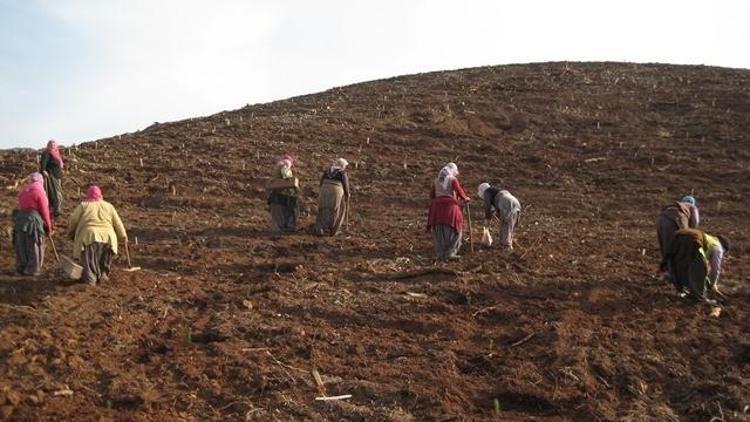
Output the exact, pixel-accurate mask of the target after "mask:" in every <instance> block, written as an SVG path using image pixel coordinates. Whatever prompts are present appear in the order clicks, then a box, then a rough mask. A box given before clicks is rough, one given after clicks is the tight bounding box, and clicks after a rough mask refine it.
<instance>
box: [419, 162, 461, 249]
mask: <svg viewBox="0 0 750 422" xmlns="http://www.w3.org/2000/svg"><path fill="white" fill-rule="evenodd" d="M430 199H431V202H430V211H429V215H428V217H427V229H428V230H432V240H433V243H434V245H435V253H436V254H437V258H438V259H440V260H444V259H457V258H458V251H459V250H460V249H461V238H462V237H463V225H464V216H463V214H462V213H461V206H460V205H459V203H458V199H461V200H463V201H464V202H469V200H470V198H469V196H468V195H466V192H464V190H463V188H462V187H461V183H459V181H458V167H457V166H456V165H455V164H454V163H448V164H447V165H446V166H445V167H443V168H442V169H441V170H440V173H438V176H437V178H436V179H435V183H434V184H433V186H432V190H431V191H430Z"/></svg>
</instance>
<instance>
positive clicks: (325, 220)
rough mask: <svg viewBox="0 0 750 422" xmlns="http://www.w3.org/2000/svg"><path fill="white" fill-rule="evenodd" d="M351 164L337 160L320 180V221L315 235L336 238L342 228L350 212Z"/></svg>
mask: <svg viewBox="0 0 750 422" xmlns="http://www.w3.org/2000/svg"><path fill="white" fill-rule="evenodd" d="M348 165H349V162H348V161H346V160H345V159H343V158H337V159H336V161H334V162H333V164H332V165H331V166H330V167H329V168H328V169H327V170H326V171H324V172H323V176H322V177H321V178H320V197H319V198H318V219H317V221H316V222H315V234H317V235H321V236H322V235H324V234H327V235H329V236H335V235H336V234H338V232H339V229H340V228H341V223H342V222H343V221H344V218H345V217H346V213H348V212H349V210H348V209H347V206H348V204H349V197H351V191H350V190H349V177H348V176H347V174H346V167H347V166H348Z"/></svg>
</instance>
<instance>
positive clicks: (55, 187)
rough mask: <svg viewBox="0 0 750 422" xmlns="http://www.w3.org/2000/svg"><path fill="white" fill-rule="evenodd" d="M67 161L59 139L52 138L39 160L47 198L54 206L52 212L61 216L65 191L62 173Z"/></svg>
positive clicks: (51, 205)
mask: <svg viewBox="0 0 750 422" xmlns="http://www.w3.org/2000/svg"><path fill="white" fill-rule="evenodd" d="M63 167H65V163H63V158H62V154H60V147H59V146H58V145H57V141H55V140H54V139H53V140H50V141H49V142H47V148H46V149H45V150H44V151H43V152H42V156H41V158H40V160H39V172H40V173H42V174H43V175H44V189H45V190H46V191H47V198H49V204H50V207H51V208H52V214H53V215H54V216H55V217H59V216H60V213H61V212H62V202H63V191H62V173H63Z"/></svg>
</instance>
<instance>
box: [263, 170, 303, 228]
mask: <svg viewBox="0 0 750 422" xmlns="http://www.w3.org/2000/svg"><path fill="white" fill-rule="evenodd" d="M293 168H294V159H293V158H292V157H291V156H289V155H284V156H283V157H281V158H280V159H279V160H278V161H277V162H276V169H275V170H274V173H273V178H274V179H281V180H293V179H294V172H293V170H292V169H293ZM298 194H299V188H297V187H286V188H281V189H272V190H271V194H270V195H269V196H268V205H269V206H270V208H271V231H272V232H274V233H282V232H293V231H295V230H297V218H299V201H298V198H297V195H298Z"/></svg>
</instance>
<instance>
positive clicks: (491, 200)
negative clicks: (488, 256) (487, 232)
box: [477, 183, 521, 249]
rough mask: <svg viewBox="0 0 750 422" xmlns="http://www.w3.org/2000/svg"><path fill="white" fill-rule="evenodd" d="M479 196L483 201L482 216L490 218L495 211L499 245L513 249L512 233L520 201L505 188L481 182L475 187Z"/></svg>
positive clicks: (518, 217)
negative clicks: (500, 188)
mask: <svg viewBox="0 0 750 422" xmlns="http://www.w3.org/2000/svg"><path fill="white" fill-rule="evenodd" d="M477 193H478V194H479V197H480V198H482V200H483V201H484V218H485V220H490V219H492V214H493V212H494V211H497V214H498V221H499V223H500V245H501V246H503V247H506V248H508V249H513V233H514V232H515V230H516V227H518V223H519V221H520V219H521V203H520V202H518V199H517V198H516V197H515V196H513V195H511V193H510V192H508V191H507V190H499V189H496V188H493V187H492V186H490V184H489V183H482V184H481V185H479V188H478V189H477Z"/></svg>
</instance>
